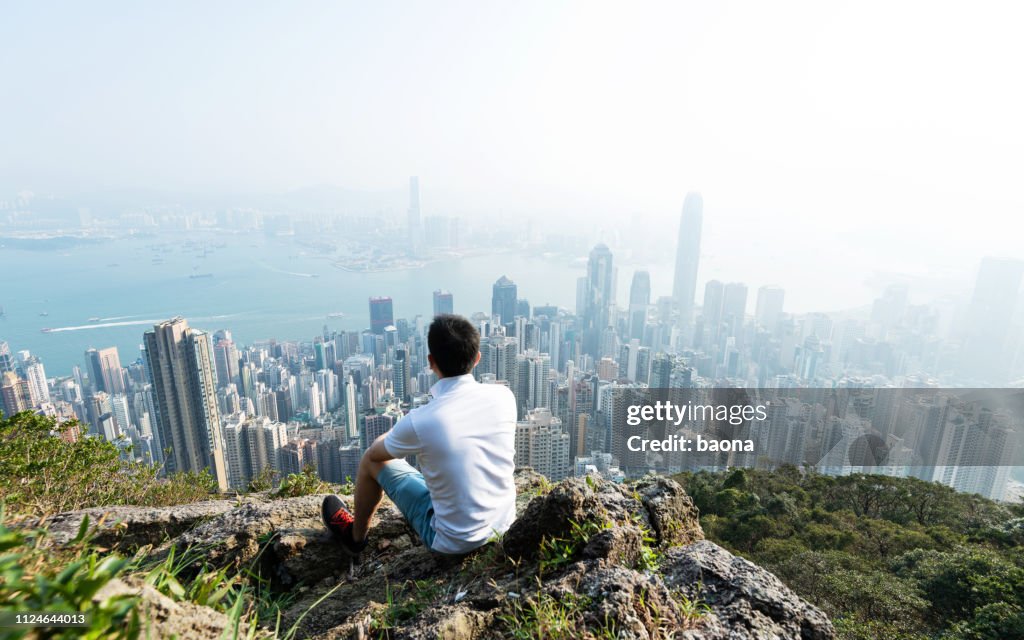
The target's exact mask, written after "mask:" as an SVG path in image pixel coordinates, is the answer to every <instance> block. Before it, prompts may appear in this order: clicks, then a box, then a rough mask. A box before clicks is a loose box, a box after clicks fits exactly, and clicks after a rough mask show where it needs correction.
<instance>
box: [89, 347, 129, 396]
mask: <svg viewBox="0 0 1024 640" xmlns="http://www.w3.org/2000/svg"><path fill="white" fill-rule="evenodd" d="M85 361H86V364H88V365H89V379H90V380H91V382H92V388H93V389H94V390H96V391H106V392H107V393H111V394H113V393H124V392H125V385H124V374H123V373H122V371H121V358H120V357H119V356H118V354H117V347H107V348H106V349H89V350H88V351H86V352H85Z"/></svg>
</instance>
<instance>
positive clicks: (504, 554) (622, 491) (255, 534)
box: [51, 470, 834, 640]
mask: <svg viewBox="0 0 1024 640" xmlns="http://www.w3.org/2000/svg"><path fill="white" fill-rule="evenodd" d="M516 483H517V487H519V490H520V491H522V492H523V494H522V495H523V496H527V497H528V498H529V500H528V504H525V506H524V508H523V509H522V510H521V511H520V513H519V517H518V518H517V520H516V522H515V523H514V524H513V526H512V528H511V529H510V530H509V531H508V532H507V533H506V534H505V536H504V537H503V539H502V542H501V546H500V547H496V546H492V545H487V546H485V547H484V548H482V549H480V550H478V551H476V552H474V553H472V554H468V555H467V556H464V557H450V556H442V555H440V554H436V553H433V552H431V551H430V550H428V549H426V548H424V547H423V546H422V544H421V543H420V541H419V539H418V538H417V536H416V534H415V533H414V532H413V531H412V530H411V529H410V528H409V526H408V524H407V523H406V522H405V520H404V519H403V518H402V516H401V514H400V513H399V511H398V510H397V509H396V508H395V507H394V505H392V504H391V503H390V502H387V501H385V503H384V504H383V505H382V507H381V509H380V510H379V511H378V513H377V518H376V520H375V523H374V526H373V527H372V528H371V537H370V541H369V545H368V547H367V550H366V551H365V552H364V554H363V557H362V558H361V561H360V562H359V563H353V562H351V561H350V559H349V558H347V557H346V556H345V555H344V554H343V553H342V551H341V549H340V547H339V545H338V543H337V541H336V540H334V539H333V538H332V537H331V536H330V535H329V534H328V533H327V532H326V531H325V530H324V528H323V525H322V523H321V522H320V503H321V500H322V496H304V497H298V498H288V499H280V500H269V499H267V498H266V497H265V496H257V497H255V498H247V499H245V500H241V501H237V502H236V501H223V500H222V501H210V502H206V503H198V504H194V505H185V506H182V507H168V508H166V509H139V508H133V507H115V508H111V509H91V510H86V511H83V512H75V513H72V514H62V515H61V516H58V517H56V518H54V519H53V521H51V522H52V523H53V524H52V525H51V530H54V531H55V535H56V536H58V537H59V540H63V541H64V542H66V541H67V540H68V539H70V538H71V537H73V536H74V535H75V534H76V533H77V530H78V523H80V522H81V520H82V517H83V516H84V515H85V514H86V513H88V514H89V515H90V518H97V520H98V519H99V518H100V517H101V516H102V515H103V514H107V515H106V518H105V519H104V520H103V522H102V524H101V526H100V527H99V534H98V535H100V536H101V537H102V536H105V537H103V538H101V539H103V540H107V541H110V542H111V543H117V544H119V545H134V546H139V545H142V544H157V543H160V542H161V541H164V540H165V539H166V541H164V542H163V544H161V545H160V546H159V547H158V548H156V550H155V551H152V552H151V558H150V559H159V558H160V557H161V554H166V553H168V552H169V550H170V548H171V547H172V546H173V547H174V548H176V549H179V550H181V549H184V548H187V547H192V548H199V549H202V550H203V556H202V559H201V560H200V561H199V562H200V563H205V564H206V565H207V568H208V569H212V568H217V567H223V566H229V565H230V566H233V567H236V568H238V569H244V568H248V567H255V568H258V570H259V572H260V573H261V575H262V576H263V577H270V578H271V585H272V588H274V589H277V590H283V591H292V592H294V593H296V594H297V595H296V598H295V600H294V602H293V603H292V604H291V605H290V606H289V607H288V609H287V611H285V612H284V614H283V616H282V620H281V628H282V629H286V630H287V629H291V628H292V626H293V625H294V627H295V637H299V638H321V639H324V640H326V639H333V638H371V637H380V636H381V633H382V630H381V629H380V628H379V626H380V620H381V615H382V612H383V611H384V608H385V607H386V603H387V602H388V601H389V599H392V598H394V597H399V598H401V599H402V602H404V603H405V604H406V605H408V604H410V600H409V599H410V598H413V599H414V600H415V599H416V598H428V599H429V602H425V601H419V600H416V602H415V606H414V608H415V609H416V611H417V612H416V613H415V615H413V616H412V617H411V618H409V619H405V620H403V621H402V622H401V623H400V624H399V625H398V626H397V627H395V628H392V629H389V630H387V632H386V633H385V635H386V637H389V638H415V639H420V638H428V637H429V638H435V637H439V638H450V639H453V640H464V639H465V640H468V639H470V638H479V639H481V640H489V639H490V638H500V637H502V636H503V635H504V634H505V627H504V624H505V623H504V622H502V619H503V618H502V616H508V615H509V614H510V613H512V612H514V611H516V610H517V606H522V603H524V602H525V603H529V602H531V601H532V602H536V599H545V604H546V606H556V607H567V608H569V609H571V613H570V615H571V616H572V618H573V620H574V623H576V624H579V625H580V630H581V631H583V630H584V629H585V630H587V631H588V632H591V633H594V634H596V635H597V636H599V637H601V634H603V633H613V635H614V636H615V637H616V638H619V639H620V640H626V639H633V640H651V639H653V638H661V637H681V638H691V639H694V640H696V639H711V638H722V639H724V638H765V639H767V638H801V639H803V640H826V639H829V638H832V637H834V630H833V628H832V625H831V623H830V622H829V620H828V618H827V617H826V616H825V615H824V614H823V613H822V612H820V611H819V610H818V609H816V608H814V607H813V606H811V605H810V604H808V603H807V602H805V601H804V600H802V599H800V598H799V597H797V596H796V595H795V594H794V593H793V592H792V591H790V590H789V589H788V588H786V587H785V586H784V585H783V584H782V583H781V582H780V581H779V580H778V579H777V578H776V577H775V576H773V575H772V574H770V573H768V572H767V571H765V570H763V569H761V568H760V567H757V566H756V565H754V564H752V563H750V562H748V561H746V560H743V559H741V558H737V557H735V556H733V555H731V554H730V553H729V552H727V551H726V550H724V549H722V548H721V547H718V546H717V545H714V544H712V543H710V542H704V541H700V540H701V538H702V537H703V533H702V531H701V529H700V524H699V521H698V514H697V510H696V508H694V506H693V503H692V501H690V499H689V497H688V496H687V495H686V493H685V492H684V491H683V489H682V488H681V487H680V486H679V485H678V484H677V483H675V482H674V481H672V480H670V479H666V478H649V479H645V480H642V481H641V482H639V483H636V484H632V485H617V484H613V483H611V482H607V481H605V480H602V479H600V478H598V477H591V478H589V479H583V478H572V479H567V480H564V481H562V482H560V483H558V484H556V485H554V486H551V485H550V484H549V483H547V481H545V480H543V479H542V478H541V477H540V476H539V475H537V474H536V473H533V472H532V471H529V470H527V471H522V472H519V473H517V474H516ZM343 500H345V501H346V504H347V505H348V506H349V507H351V498H346V497H343ZM524 502H525V501H524ZM587 522H597V523H600V524H601V525H602V526H600V527H582V528H581V527H574V526H573V523H576V524H579V525H583V524H585V523H587ZM643 528H646V529H647V530H648V531H649V532H650V533H651V534H653V536H654V537H655V538H656V539H657V540H656V543H657V545H658V546H659V547H660V548H659V549H658V553H659V554H660V566H659V568H658V569H657V570H648V571H639V570H637V569H636V567H637V564H638V561H639V559H640V557H641V555H640V554H641V553H644V552H645V550H644V544H645V542H644V539H643ZM545 538H547V539H551V538H569V539H571V541H572V543H573V549H574V554H573V556H572V557H570V558H568V562H567V563H566V564H563V565H561V566H558V567H550V566H548V567H545V569H544V570H543V571H541V567H540V563H538V562H536V560H537V557H538V549H539V547H540V545H541V541H542V540H544V539H545ZM678 545H685V546H678ZM197 566H198V565H197ZM187 577H188V576H187V572H186V574H184V578H183V579H186V580H187ZM417 581H426V584H428V585H430V584H433V585H434V586H435V587H437V590H436V591H430V590H428V591H427V592H426V593H428V595H426V596H423V595H421V592H420V591H418V589H419V588H420V587H419V586H417ZM106 589H107V590H108V591H107V592H110V593H112V592H118V590H120V592H123V593H128V592H131V593H132V594H134V595H137V596H139V597H141V598H142V600H143V603H144V605H143V608H142V609H141V611H142V612H143V615H144V617H145V618H147V619H150V620H151V624H152V625H154V633H153V635H152V637H155V638H164V637H170V636H171V635H174V634H176V635H177V636H178V637H180V638H199V639H200V640H202V639H204V638H213V637H218V636H220V635H221V634H222V633H223V631H224V628H225V627H224V625H225V624H226V617H225V616H223V615H222V614H219V613H217V612H215V611H212V610H210V609H206V608H204V607H197V606H196V605H191V604H185V603H176V602H173V601H171V600H169V599H167V598H165V597H163V596H162V595H161V594H159V593H157V592H155V591H153V590H152V589H151V588H149V587H146V586H145V585H143V584H142V583H141V582H140V581H139V580H138V579H137V578H127V579H126V580H125V581H115V582H113V583H111V584H110V585H108V587H106ZM396 590H397V591H396ZM107 592H104V593H107ZM396 593H397V594H398V596H396ZM552 599H553V600H552ZM552 602H553V603H554V605H552ZM702 605H706V608H705V607H702ZM406 611H407V612H408V609H406ZM406 615H410V614H408V613H406ZM228 635H229V636H230V635H232V634H231V633H230V632H229V634H228Z"/></svg>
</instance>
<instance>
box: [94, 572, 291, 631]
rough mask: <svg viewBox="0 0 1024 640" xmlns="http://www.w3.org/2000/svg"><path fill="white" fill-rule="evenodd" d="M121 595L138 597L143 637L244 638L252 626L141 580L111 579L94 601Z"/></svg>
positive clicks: (95, 596) (137, 607)
mask: <svg viewBox="0 0 1024 640" xmlns="http://www.w3.org/2000/svg"><path fill="white" fill-rule="evenodd" d="M119 596H132V597H136V598H138V599H139V601H138V604H137V605H136V607H135V609H136V611H138V613H139V614H140V616H139V617H140V619H141V620H142V624H143V630H142V634H141V637H143V638H148V639H150V640H164V639H167V640H170V639H172V638H173V639H176V640H180V639H184V638H189V639H190V640H218V639H220V638H245V637H248V634H249V626H248V625H246V624H245V623H244V622H240V623H239V624H238V628H237V629H236V628H235V626H234V624H233V622H232V620H231V619H230V618H228V616H226V615H225V614H223V613H220V612H218V611H214V610H213V609H210V608H209V607H203V606H199V605H197V604H192V603H191V602H175V601H174V600H172V599H170V598H168V597H167V596H165V595H164V594H162V593H160V592H159V591H157V590H156V589H154V588H153V587H151V586H149V585H147V584H145V583H143V582H142V581H140V580H135V579H129V580H119V579H114V580H111V581H110V582H108V583H107V584H105V585H103V587H101V588H100V590H99V591H97V592H96V594H95V595H94V596H93V602H95V603H97V604H100V603H102V602H104V601H106V600H108V599H110V598H115V597H119ZM253 632H254V637H256V638H269V637H271V635H272V634H271V633H270V632H269V631H266V630H258V629H256V630H253Z"/></svg>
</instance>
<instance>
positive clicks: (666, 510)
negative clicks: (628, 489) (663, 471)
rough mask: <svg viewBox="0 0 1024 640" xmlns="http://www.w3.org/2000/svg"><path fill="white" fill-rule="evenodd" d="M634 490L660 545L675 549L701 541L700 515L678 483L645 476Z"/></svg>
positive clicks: (663, 478) (664, 478)
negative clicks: (675, 547)
mask: <svg viewBox="0 0 1024 640" xmlns="http://www.w3.org/2000/svg"><path fill="white" fill-rule="evenodd" d="M634 489H635V490H636V492H637V493H638V494H639V495H640V501H641V502H643V505H644V508H645V509H647V521H648V522H649V523H650V527H651V532H652V533H653V534H654V536H655V537H656V538H657V541H658V544H659V545H661V546H662V547H674V546H678V545H684V544H691V543H693V542H697V541H698V540H703V539H704V531H703V529H701V528H700V512H699V511H698V510H697V507H696V505H694V504H693V500H692V499H690V496H688V495H686V491H685V490H684V489H683V487H682V486H680V484H679V483H678V482H676V481H675V480H673V479H671V478H666V477H664V476H648V477H647V478H644V479H643V480H641V481H640V482H638V483H637V484H636V485H635V487H634Z"/></svg>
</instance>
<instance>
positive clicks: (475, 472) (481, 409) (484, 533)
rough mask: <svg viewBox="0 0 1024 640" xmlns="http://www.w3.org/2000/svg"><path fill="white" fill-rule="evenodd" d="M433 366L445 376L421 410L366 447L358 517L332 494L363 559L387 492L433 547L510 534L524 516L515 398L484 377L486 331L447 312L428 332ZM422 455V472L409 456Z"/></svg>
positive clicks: (464, 547)
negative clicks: (519, 512)
mask: <svg viewBox="0 0 1024 640" xmlns="http://www.w3.org/2000/svg"><path fill="white" fill-rule="evenodd" d="M427 346H428V347H429V349H430V354H429V355H428V356H427V359H428V361H429V362H430V368H431V370H433V371H434V373H436V374H437V376H438V378H440V379H439V380H438V381H437V383H436V384H434V386H432V387H431V388H430V395H431V399H430V402H429V403H428V404H425V405H423V406H420V407H417V408H416V409H413V410H412V411H410V412H409V413H408V414H407V415H406V416H405V417H403V418H402V419H401V420H399V421H398V423H397V424H396V425H395V426H394V427H393V428H392V429H391V430H390V431H388V432H387V433H385V434H384V435H383V436H381V437H379V438H377V440H376V441H374V442H373V444H371V445H370V447H369V448H368V449H367V450H366V453H364V454H363V457H362V459H361V460H360V462H359V470H358V472H357V474H356V479H355V497H354V502H355V515H354V516H353V514H350V513H349V512H348V511H347V510H346V509H345V508H344V506H343V503H342V501H341V499H339V498H338V497H337V496H333V495H332V496H327V497H326V498H324V502H323V507H322V512H323V519H324V524H325V525H327V528H328V529H329V530H330V531H331V532H333V533H334V534H335V535H336V536H337V537H338V538H339V540H340V541H341V545H342V547H343V548H344V549H345V550H346V551H347V552H348V553H349V554H350V555H352V556H357V555H358V554H359V553H360V552H361V551H362V550H363V549H364V548H365V547H366V537H367V532H368V529H369V527H370V520H371V519H372V518H373V514H374V512H375V511H376V510H377V507H378V506H379V505H380V501H381V491H382V490H383V492H385V493H387V494H388V497H389V498H391V501H392V502H394V503H395V505H396V506H397V507H398V508H399V509H400V510H401V512H402V515H404V516H405V519H406V520H407V521H408V522H409V524H410V525H411V526H412V528H413V529H415V530H416V532H417V533H418V534H419V536H420V538H421V539H422V540H423V544H425V545H426V546H427V547H428V548H429V549H433V550H434V551H437V552H440V553H444V554H452V555H458V554H464V553H469V552H470V551H472V550H474V549H476V548H477V547H480V546H482V545H483V544H484V543H486V542H487V540H488V539H490V538H491V536H493V535H494V534H501V533H504V532H505V531H506V530H507V529H508V528H509V526H511V525H512V521H513V520H515V516H516V507H515V502H516V489H515V483H514V481H513V477H512V475H513V472H514V470H515V463H514V461H513V460H514V456H515V431H516V401H515V396H513V395H512V392H511V391H510V390H509V389H508V388H507V387H505V386H502V385H497V384H479V383H478V382H477V381H476V380H474V379H473V375H472V373H471V371H472V370H473V367H475V366H476V365H477V363H478V362H480V334H479V333H478V332H477V330H476V328H475V327H474V326H473V325H472V324H470V322H469V321H468V320H466V319H465V318H463V317H461V316H454V315H440V316H437V317H436V318H435V319H434V321H433V323H431V325H430V329H429V331H428V332H427ZM413 455H415V456H416V462H417V463H418V465H419V467H420V470H421V471H417V470H416V469H414V468H413V467H412V466H411V465H410V464H409V463H407V462H406V461H405V460H403V459H402V458H404V457H406V456H413Z"/></svg>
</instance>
